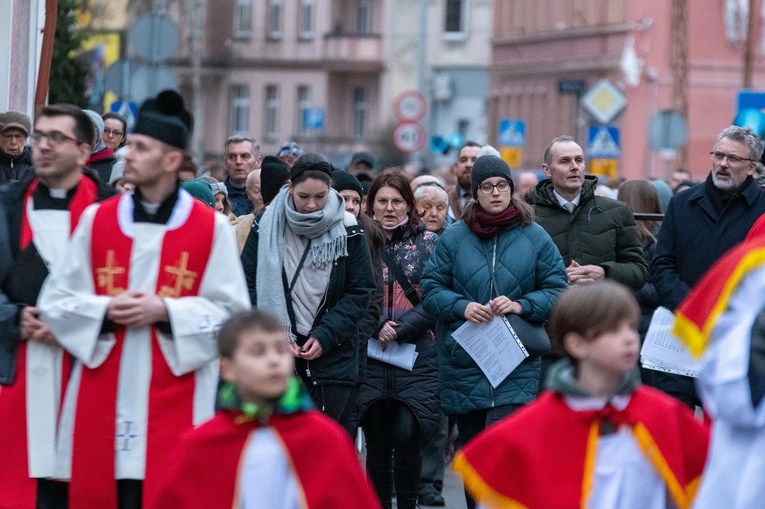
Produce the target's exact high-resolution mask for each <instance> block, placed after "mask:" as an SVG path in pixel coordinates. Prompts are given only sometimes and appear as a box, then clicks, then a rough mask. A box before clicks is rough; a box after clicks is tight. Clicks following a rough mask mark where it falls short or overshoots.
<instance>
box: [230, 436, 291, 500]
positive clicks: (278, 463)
mask: <svg viewBox="0 0 765 509" xmlns="http://www.w3.org/2000/svg"><path fill="white" fill-rule="evenodd" d="M240 475H241V477H240V478H239V480H238V482H237V489H238V490H239V499H240V500H241V503H242V506H241V508H242V509H300V507H302V506H303V503H302V500H303V495H302V491H301V488H300V483H299V481H298V480H297V479H296V477H295V472H294V469H293V467H292V460H291V459H290V458H289V453H288V452H287V448H286V447H284V444H282V442H281V439H280V438H279V437H278V436H277V435H276V433H274V431H273V430H272V429H270V428H267V427H264V428H259V429H256V430H254V431H253V432H252V434H251V436H250V438H249V439H248V441H247V446H246V449H245V452H244V460H243V462H242V468H241V474H240Z"/></svg>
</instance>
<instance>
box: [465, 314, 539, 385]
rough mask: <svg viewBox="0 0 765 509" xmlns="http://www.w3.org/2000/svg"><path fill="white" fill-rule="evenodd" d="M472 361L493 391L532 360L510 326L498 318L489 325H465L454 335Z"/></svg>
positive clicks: (469, 323) (501, 318) (466, 323)
mask: <svg viewBox="0 0 765 509" xmlns="http://www.w3.org/2000/svg"><path fill="white" fill-rule="evenodd" d="M452 336H453V337H454V339H455V341H457V343H459V344H460V346H462V348H464V349H465V351H466V352H467V353H468V354H469V355H470V357H472V358H473V360H474V361H475V363H476V364H478V367H479V368H481V371H483V373H484V374H485V375H486V378H488V379H489V382H491V385H492V387H497V386H498V385H499V384H500V383H502V381H503V380H504V379H505V378H507V375H509V374H510V373H512V372H513V370H514V369H515V368H517V367H518V365H519V364H520V363H521V362H523V360H524V359H525V358H526V357H528V356H529V354H528V352H526V349H525V348H524V347H523V344H522V343H521V342H520V340H519V339H518V336H517V335H516V334H515V331H513V328H512V327H511V326H510V323H509V322H508V321H507V320H505V318H504V317H500V316H495V317H494V320H492V321H491V322H490V323H479V324H475V323H471V322H465V323H464V324H462V326H461V327H460V328H458V329H457V330H456V331H454V333H453V334H452Z"/></svg>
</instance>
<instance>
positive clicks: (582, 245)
mask: <svg viewBox="0 0 765 509" xmlns="http://www.w3.org/2000/svg"><path fill="white" fill-rule="evenodd" d="M597 183H598V179H597V177H594V176H592V175H586V176H585V177H584V185H583V187H582V196H581V198H580V200H579V206H578V207H577V208H576V209H574V212H573V213H568V212H567V211H566V210H564V209H563V208H561V206H560V205H559V204H558V200H557V199H556V198H555V195H554V194H553V185H552V181H551V180H550V179H547V180H543V181H542V182H540V183H539V184H537V189H536V204H535V206H534V209H535V213H536V221H537V223H539V224H540V225H541V226H542V228H544V229H545V231H547V233H549V234H550V237H552V239H553V242H555V245H556V246H558V250H559V251H560V254H561V256H563V261H564V263H565V264H566V267H568V266H569V265H571V261H572V260H576V262H577V263H578V264H579V265H598V266H600V267H603V269H604V270H605V271H606V277H607V278H608V279H612V280H614V281H618V282H620V283H622V284H625V285H627V286H629V287H631V288H633V289H635V290H639V289H640V288H641V287H642V286H643V285H644V284H645V282H646V280H647V278H648V264H647V263H646V261H645V257H644V256H643V248H642V247H641V246H640V241H638V237H637V229H636V227H635V219H634V217H633V215H632V212H631V211H630V209H629V208H628V207H627V206H626V205H625V204H624V203H622V202H620V201H616V200H612V199H610V198H605V197H603V196H595V187H596V185H597Z"/></svg>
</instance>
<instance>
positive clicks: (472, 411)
mask: <svg viewBox="0 0 765 509" xmlns="http://www.w3.org/2000/svg"><path fill="white" fill-rule="evenodd" d="M471 181H472V191H473V196H474V197H475V201H472V202H470V203H469V204H468V205H467V206H466V207H465V210H464V212H463V214H462V220H461V221H458V222H457V223H455V224H453V225H451V226H450V227H449V228H447V229H446V230H445V231H444V234H443V235H442V236H441V238H440V239H439V241H438V244H437V245H436V249H435V252H434V253H433V256H431V257H430V261H429V262H428V265H427V267H426V268H425V273H424V274H423V278H422V286H421V288H422V299H423V305H424V308H425V311H427V312H428V313H429V314H430V315H431V316H432V317H434V318H436V320H437V321H436V338H437V344H438V359H439V368H440V377H441V404H442V405H443V407H444V412H445V413H446V414H447V415H450V416H454V417H455V418H456V421H457V427H458V428H459V435H460V439H461V442H462V443H463V444H465V443H467V442H468V441H469V440H470V439H472V438H473V437H474V436H476V435H477V434H478V433H479V432H481V431H482V430H483V429H485V428H486V427H487V426H489V425H491V424H494V423H496V422H497V421H499V420H501V419H502V418H504V417H506V416H507V415H509V414H511V413H512V412H514V411H515V410H517V409H518V408H520V407H521V406H522V405H524V404H525V403H528V402H529V401H531V400H532V399H534V397H535V396H536V394H537V391H538V388H539V382H540V380H539V377H540V366H541V360H540V358H539V357H534V356H531V357H528V358H526V359H525V360H524V361H523V362H521V364H520V365H519V366H518V367H517V368H515V370H514V371H513V372H512V373H510V375H508V377H507V378H506V379H505V380H503V381H502V382H501V383H500V384H499V385H498V386H497V387H492V385H491V383H490V382H489V379H488V378H487V377H486V375H484V373H483V371H482V370H481V368H479V367H478V364H476V363H475V361H473V359H472V357H470V355H469V354H468V353H467V351H466V350H464V349H463V348H462V347H461V346H460V345H459V344H458V343H457V342H456V341H455V339H454V337H453V336H452V333H453V332H454V331H455V330H456V329H457V328H458V327H460V326H461V325H462V324H463V323H465V321H470V322H472V323H476V324H479V323H489V322H491V321H492V319H493V318H494V317H495V316H501V315H508V314H517V315H520V316H521V317H522V318H525V319H526V320H527V321H529V322H532V323H539V324H541V323H544V322H545V320H547V316H548V314H549V313H550V310H551V309H552V306H553V304H554V303H555V300H556V298H557V296H558V295H559V294H560V293H561V292H562V291H563V290H564V289H565V288H566V286H567V283H566V269H565V267H564V265H563V259H562V258H561V256H560V253H559V252H558V249H557V248H556V247H555V244H553V241H552V239H551V238H550V236H549V235H548V234H547V233H546V232H545V231H544V230H543V229H542V227H541V226H539V225H538V224H536V223H534V217H533V211H532V209H531V207H530V206H529V205H528V204H526V203H525V202H524V201H523V200H522V199H521V198H520V197H517V196H516V195H515V194H514V193H513V181H512V177H511V174H510V168H509V167H508V165H507V164H506V163H505V162H504V161H503V160H502V159H500V158H498V157H495V156H492V155H484V156H481V157H479V158H478V159H477V160H476V162H475V164H474V165H473V170H472V174H471ZM508 475H509V476H512V475H513V473H512V472H508ZM465 497H466V499H467V503H468V507H470V508H472V507H475V503H474V502H473V500H472V499H471V498H470V497H469V496H468V495H467V493H466V494H465Z"/></svg>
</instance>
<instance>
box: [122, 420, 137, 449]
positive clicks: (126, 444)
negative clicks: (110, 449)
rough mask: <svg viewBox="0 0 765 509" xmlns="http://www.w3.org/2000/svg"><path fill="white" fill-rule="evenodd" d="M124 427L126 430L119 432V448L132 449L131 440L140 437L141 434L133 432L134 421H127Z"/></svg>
mask: <svg viewBox="0 0 765 509" xmlns="http://www.w3.org/2000/svg"><path fill="white" fill-rule="evenodd" d="M123 428H124V430H123V431H122V433H117V439H118V444H117V450H118V451H130V450H131V448H132V446H131V444H130V441H131V440H133V439H136V438H139V437H140V436H141V435H136V434H135V433H133V421H125V423H124V425H123Z"/></svg>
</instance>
